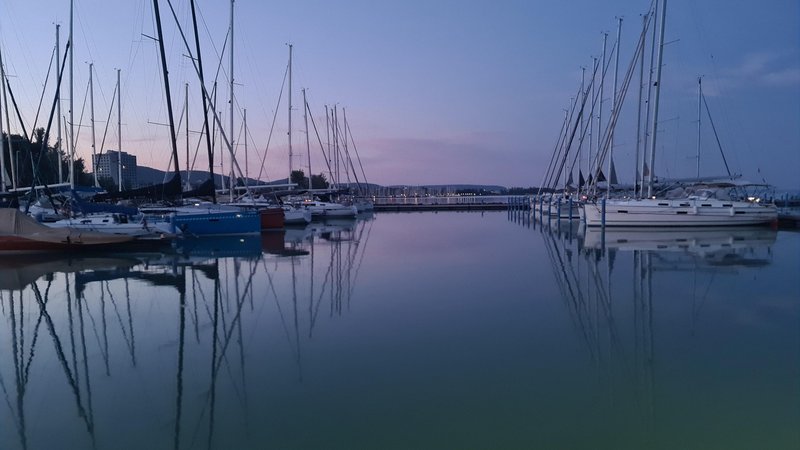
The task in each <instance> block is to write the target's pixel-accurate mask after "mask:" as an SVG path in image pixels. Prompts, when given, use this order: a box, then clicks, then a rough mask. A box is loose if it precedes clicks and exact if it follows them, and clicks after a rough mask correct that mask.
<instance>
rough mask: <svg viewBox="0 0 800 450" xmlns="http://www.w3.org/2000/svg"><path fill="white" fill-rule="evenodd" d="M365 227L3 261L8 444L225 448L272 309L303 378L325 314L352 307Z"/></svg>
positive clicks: (244, 425)
mask: <svg viewBox="0 0 800 450" xmlns="http://www.w3.org/2000/svg"><path fill="white" fill-rule="evenodd" d="M371 227H372V222H371V220H364V219H360V220H351V221H337V222H327V223H319V224H316V223H315V224H312V225H310V226H309V227H307V228H304V229H300V230H290V229H287V230H286V231H284V232H280V233H276V234H274V235H262V236H254V239H248V238H245V239H241V238H239V237H237V238H235V239H230V240H228V239H215V240H201V239H196V240H185V241H182V242H181V244H180V245H179V246H177V247H176V248H174V249H169V250H168V251H165V252H156V253H143V254H129V255H124V256H120V255H93V256H87V257H80V258H72V257H57V258H53V256H52V255H49V256H29V257H24V258H22V257H20V258H14V259H13V260H11V259H7V258H6V259H4V260H3V261H0V313H2V315H3V316H4V318H5V319H6V323H7V324H8V326H7V328H6V329H5V330H2V331H1V332H0V333H2V334H0V346H3V347H5V348H9V349H10V350H11V351H10V352H9V353H10V354H11V356H12V357H11V358H8V359H7V360H6V361H4V362H3V363H0V385H1V386H0V387H2V390H3V396H4V400H5V401H4V405H3V406H2V407H0V419H1V418H3V417H6V418H7V419H8V420H5V421H4V422H5V423H11V424H13V427H5V431H0V442H3V443H4V444H3V445H2V447H4V448H6V447H10V448H22V449H28V448H42V447H50V448H52V447H53V446H65V447H78V448H101V449H102V448H115V447H116V445H115V443H116V442H119V439H127V440H129V441H130V442H131V443H132V445H134V446H139V447H141V448H155V447H164V446H171V447H172V448H174V449H181V448H194V447H198V446H199V447H206V448H226V447H227V445H226V442H225V439H229V438H230V436H231V434H232V432H231V429H232V428H231V427H234V428H237V429H238V428H241V433H240V434H241V435H242V436H243V438H242V439H247V436H249V435H250V414H251V408H252V407H253V402H251V400H249V399H250V397H251V394H249V393H248V391H249V390H250V389H251V388H250V386H249V382H251V380H253V379H254V374H256V373H259V372H258V371H259V370H263V366H264V362H263V361H261V360H263V358H264V356H263V354H264V350H265V349H264V341H263V340H260V339H258V338H257V337H258V336H260V335H261V334H262V333H263V332H262V331H261V330H262V328H263V325H262V324H261V321H263V320H264V318H265V314H266V315H269V314H270V313H269V311H270V310H274V311H275V312H276V317H277V316H279V323H282V324H283V332H284V334H285V336H286V342H287V343H288V344H289V352H290V354H291V355H292V360H293V363H292V365H293V366H295V367H296V374H297V381H298V382H302V380H303V376H304V375H303V348H304V347H305V346H307V345H310V344H312V341H313V338H314V332H315V329H316V326H318V325H319V323H320V320H321V318H323V317H326V316H327V317H329V318H333V317H336V316H340V315H342V314H344V313H345V312H346V311H347V310H348V309H349V307H350V302H351V298H353V294H354V292H355V287H356V282H357V278H358V271H359V268H360V265H361V263H362V261H363V258H364V252H365V249H366V243H367V240H368V238H369V232H370V230H371ZM324 303H329V306H328V307H324V306H323V304H324ZM270 305H272V306H270ZM326 310H329V313H328V314H320V312H321V311H326ZM173 346H174V352H173ZM169 355H171V356H169ZM251 359H255V360H256V362H255V363H249V362H248V361H249V360H251ZM54 369H55V370H54ZM45 375H46V378H45V379H47V380H48V381H47V382H46V383H43V382H42V381H43V380H44V379H43V378H42V377H43V376H45ZM53 377H55V379H53ZM60 386H64V387H66V389H61V388H60ZM98 386H99V393H98ZM137 393H138V395H137ZM154 393H160V394H163V393H170V395H167V396H166V397H165V396H163V395H152V394H154ZM43 396H46V397H43ZM117 397H119V398H117ZM167 398H170V399H171V400H169V401H167ZM65 401H66V402H67V404H66V405H65V404H64V402H65ZM42 402H47V403H51V402H52V404H53V407H49V408H47V409H46V410H45V411H42V410H37V414H36V417H37V422H36V430H37V431H36V432H32V431H31V430H30V429H29V428H30V425H29V421H28V420H26V419H27V417H26V416H27V415H28V409H29V408H30V407H31V405H36V406H37V407H38V405H40V404H42ZM255 404H256V405H258V406H259V407H263V401H262V400H259V401H257V402H255ZM69 405H71V408H70V407H65V406H69ZM221 407H222V408H224V414H223V413H221V412H220V408H221ZM70 410H71V411H70ZM124 411H127V412H125V413H124V417H128V419H129V420H130V421H134V422H135V421H140V422H144V423H147V424H148V425H150V427H149V428H150V429H154V430H166V429H169V431H168V433H163V432H161V431H156V432H153V433H151V434H149V435H141V434H140V433H138V432H137V433H136V434H130V435H129V434H126V433H128V430H127V428H124V427H123V428H120V423H119V422H118V421H117V419H115V418H119V417H121V416H120V414H121V413H122V412H124ZM147 411H149V412H147ZM166 411H168V414H166V415H165V412H166ZM75 412H77V416H76V417H77V419H78V422H77V423H76V422H75V420H74V419H73V417H75V414H74V413H75ZM128 419H126V422H127V421H128ZM154 423H157V424H162V425H163V424H169V426H167V427H166V428H165V427H160V426H153V425H154ZM76 424H80V426H79V428H80V430H82V431H81V432H79V433H76V431H78V428H76ZM220 426H224V427H225V428H224V429H225V433H222V434H220V433H219V427H220ZM44 430H49V432H42V431H44ZM10 432H13V434H14V437H13V438H11V436H8V434H9V433H10ZM233 434H236V432H233ZM4 435H6V436H4ZM65 435H69V436H70V438H69V440H67V441H61V440H60V437H61V436H65ZM6 444H8V445H6Z"/></svg>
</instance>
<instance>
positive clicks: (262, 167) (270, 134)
mask: <svg viewBox="0 0 800 450" xmlns="http://www.w3.org/2000/svg"><path fill="white" fill-rule="evenodd" d="M288 73H289V64H286V70H285V71H284V72H283V82H282V83H281V91H280V92H279V93H278V104H277V105H276V106H275V113H274V114H273V116H272V126H270V128H269V136H267V145H266V146H265V147H264V156H263V157H262V158H261V167H260V168H259V169H258V179H259V180H260V179H261V175H262V174H263V173H264V165H265V163H266V161H267V153H269V144H270V142H271V141H272V132H273V131H274V130H275V121H276V120H277V118H278V110H279V109H280V106H281V99H282V98H283V88H284V87H285V86H286V77H287V75H288Z"/></svg>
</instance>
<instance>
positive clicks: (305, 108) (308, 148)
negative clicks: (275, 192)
mask: <svg viewBox="0 0 800 450" xmlns="http://www.w3.org/2000/svg"><path fill="white" fill-rule="evenodd" d="M303 121H304V122H305V123H306V155H307V156H308V188H309V189H311V143H309V141H308V139H309V138H308V101H306V88H303Z"/></svg>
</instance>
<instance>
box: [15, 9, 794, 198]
mask: <svg viewBox="0 0 800 450" xmlns="http://www.w3.org/2000/svg"><path fill="white" fill-rule="evenodd" d="M197 3H198V7H199V8H200V13H201V15H202V23H201V28H202V32H201V33H202V36H201V40H202V43H203V48H204V50H203V51H204V58H205V61H204V62H205V70H206V73H207V76H208V77H209V78H210V77H212V76H213V74H214V73H215V72H216V70H217V66H218V64H219V58H220V54H221V52H222V47H223V41H224V39H225V36H226V32H227V29H228V23H229V9H230V5H229V4H226V2H221V1H213V2H212V1H210V0H198V2H197ZM110 5H111V3H110V2H106V1H102V0H75V27H74V34H75V58H74V63H75V83H74V90H75V94H74V96H75V100H74V104H75V122H76V123H77V122H79V121H80V123H81V124H83V125H84V126H83V127H80V130H81V131H80V135H79V136H78V140H77V152H78V154H79V155H83V156H87V157H88V155H90V154H91V147H90V128H89V126H88V125H89V123H90V120H89V106H88V103H86V104H85V106H84V102H85V100H84V99H85V98H86V92H87V80H88V65H87V62H88V61H93V62H94V64H95V69H96V72H95V83H96V84H95V115H96V118H97V124H96V126H97V135H98V137H97V140H98V146H99V142H100V140H101V139H102V135H103V133H104V129H105V126H106V124H105V118H106V117H107V116H108V114H109V108H110V102H111V94H112V92H113V90H114V83H115V82H116V71H115V69H116V68H120V69H122V89H123V99H122V110H123V112H122V114H123V127H122V149H123V151H128V152H131V153H134V154H136V155H137V157H138V158H139V163H140V164H142V165H149V166H153V167H158V168H161V169H165V168H166V167H167V165H168V161H169V153H170V151H169V146H168V144H167V136H168V130H167V128H166V127H164V126H161V125H157V124H156V123H165V122H166V110H165V108H164V101H163V89H162V87H161V86H162V82H161V72H160V66H159V61H158V55H157V46H156V45H155V43H154V42H153V41H151V40H150V39H148V38H145V37H143V36H142V35H148V36H154V35H155V31H154V22H153V14H152V2H151V1H150V0H131V1H125V2H113V5H114V6H113V7H112V6H110ZM174 5H175V8H176V12H177V15H178V17H179V20H180V21H181V23H182V24H183V26H184V27H186V29H187V31H188V30H189V26H190V22H189V10H188V2H187V1H184V0H174ZM648 7H649V2H648V1H646V0H638V1H627V0H626V1H613V2H597V1H590V0H579V1H570V2H563V1H500V2H498V1H482V0H481V1H470V2H461V1H450V0H436V1H417V0H408V1H404V2H375V1H366V0H364V1H340V2H330V1H321V0H318V1H312V0H298V1H292V2H262V1H252V0H239V1H237V2H236V4H235V16H236V20H235V23H236V24H235V32H234V43H235V50H234V55H235V57H236V60H235V69H234V71H235V82H236V89H235V98H236V106H237V108H236V112H235V125H234V128H235V130H236V132H235V133H234V135H235V136H236V141H237V146H236V148H237V153H238V154H239V155H240V156H239V157H238V160H239V163H240V165H241V166H242V167H244V158H243V152H244V140H243V137H241V136H242V134H241V124H242V111H243V109H244V108H246V109H247V117H248V126H249V129H250V135H251V136H252V139H250V140H249V141H248V149H249V151H250V154H249V158H248V161H249V169H248V172H249V174H250V175H251V176H255V175H257V174H258V172H259V167H260V166H261V158H262V156H263V153H264V149H265V148H266V145H267V139H268V135H269V130H270V127H271V125H272V117H273V115H274V114H275V110H276V107H277V108H278V112H277V121H276V123H275V128H274V132H273V136H272V140H271V143H270V145H269V150H268V153H267V155H266V159H265V166H266V173H265V175H263V176H262V178H264V179H271V180H272V179H278V178H283V177H285V176H286V174H287V173H288V150H287V130H288V126H287V115H288V113H287V105H286V95H287V94H286V93H285V90H286V88H285V87H284V95H283V99H282V101H281V104H280V105H279V106H278V96H279V93H280V91H281V84H282V80H283V76H284V72H285V70H286V65H287V59H288V48H287V46H286V45H285V44H286V43H287V42H291V43H293V44H294V84H293V94H292V95H293V103H294V115H293V124H292V128H293V143H294V152H295V154H296V155H297V156H296V159H295V160H294V165H295V167H296V168H302V169H304V170H307V168H306V166H307V156H306V150H305V148H306V147H305V134H304V124H303V117H302V112H303V108H302V96H301V92H300V89H301V88H307V89H308V95H309V102H310V105H311V108H312V110H313V113H314V117H315V121H316V122H317V125H318V126H322V127H323V134H324V121H325V119H324V105H326V104H327V105H334V104H336V105H338V107H339V108H342V107H343V108H346V110H347V117H348V121H349V124H350V127H351V129H352V132H353V135H354V137H355V141H356V144H357V146H358V152H359V154H360V156H361V159H362V162H363V165H364V169H365V171H366V174H367V178H368V180H369V181H371V182H375V183H380V184H439V183H484V184H501V185H506V186H530V185H537V184H538V183H539V182H540V180H541V177H542V175H543V172H544V170H545V166H546V164H547V162H548V161H549V158H550V154H551V152H552V150H553V146H554V144H555V141H556V138H557V135H558V132H559V128H560V126H561V121H562V119H563V111H562V110H563V109H564V108H566V107H567V105H568V104H569V102H570V98H571V97H572V96H574V95H575V91H576V90H577V88H578V85H579V83H580V78H581V69H580V68H581V67H582V66H584V67H589V66H590V65H591V62H592V59H591V58H592V56H599V55H600V52H601V46H602V32H609V34H610V35H609V47H610V46H611V45H612V44H613V42H614V39H615V33H616V20H615V17H617V16H621V17H623V18H624V22H623V31H622V45H621V48H622V52H621V54H620V55H621V59H620V70H621V71H624V70H625V69H626V68H627V66H628V63H629V61H630V58H631V56H632V52H633V47H634V45H635V42H634V41H635V39H636V38H637V37H638V34H639V31H640V26H641V17H640V14H641V13H643V12H645V11H646V10H647V9H648ZM161 9H162V18H163V22H164V27H165V33H166V38H165V44H166V47H167V53H168V59H169V64H170V82H171V83H172V86H173V101H174V104H175V110H176V111H175V115H176V118H177V117H180V116H181V111H180V110H181V108H182V107H183V104H184V83H187V82H188V83H189V84H190V87H189V89H190V92H189V104H190V112H189V118H190V122H189V124H190V129H191V130H193V131H196V130H199V129H200V128H201V122H200V121H199V119H200V113H199V111H200V110H201V108H200V107H199V104H200V95H199V85H198V82H197V80H196V77H195V76H194V73H193V69H192V68H191V65H190V64H189V62H188V61H187V59H186V58H185V57H183V56H182V55H185V54H186V51H185V50H184V49H183V46H182V43H181V41H180V38H179V37H178V35H177V34H176V27H175V24H174V21H173V20H172V18H171V14H170V13H169V9H168V6H167V3H166V1H162V3H161ZM9 18H14V19H13V20H10V19H9ZM55 23H60V24H61V25H62V30H61V38H62V47H63V45H64V43H65V42H66V40H67V33H68V25H69V2H68V1H67V0H58V1H56V0H26V1H22V0H8V1H3V2H2V3H1V4H0V44H2V50H3V58H4V62H5V64H6V67H7V70H8V72H9V75H10V77H11V84H12V87H13V88H14V89H15V94H16V96H17V101H18V103H19V105H20V108H21V109H22V114H23V117H24V119H25V121H26V127H27V128H28V129H30V128H31V127H32V126H33V119H34V117H35V116H36V107H37V105H38V103H39V98H40V96H41V91H42V86H43V84H44V80H45V76H46V74H47V71H48V63H49V61H50V56H51V53H52V50H53V47H54V43H55V25H54V24H55ZM666 41H668V42H669V44H668V45H667V47H666V53H665V56H664V75H663V83H662V86H663V88H662V108H661V112H660V115H661V121H660V124H659V133H660V134H659V142H660V144H659V146H658V157H657V163H656V167H657V169H656V171H657V173H659V174H660V175H664V176H671V177H683V176H692V175H694V174H695V170H696V169H695V167H696V152H697V144H696V141H697V94H696V84H697V82H696V79H697V77H698V75H703V77H704V81H703V84H704V90H705V92H706V94H707V98H708V102H709V107H710V108H711V110H712V114H713V118H714V122H715V125H716V127H717V131H718V132H719V136H720V139H721V141H722V144H723V146H724V148H725V151H726V156H727V157H728V161H729V163H730V165H731V166H732V167H731V168H732V169H733V170H734V171H735V172H740V173H743V174H744V176H745V178H748V179H752V180H758V181H761V179H762V178H763V179H765V180H766V181H767V182H770V183H773V184H776V185H778V186H780V187H783V188H798V187H800V181H799V180H800V178H798V176H797V175H796V171H797V169H798V168H799V167H800V6H799V4H798V2H797V1H796V0H773V1H770V2H768V4H760V5H758V6H756V5H755V4H754V3H753V2H748V1H742V0H701V1H683V0H670V2H669V5H668V11H667V28H666ZM228 64H229V62H228V57H227V53H226V54H225V55H224V56H223V61H222V64H221V72H220V75H219V83H220V86H221V91H220V93H221V94H220V95H221V99H220V102H219V103H218V107H217V109H219V110H221V111H223V115H222V117H223V123H224V124H225V126H226V127H227V124H228V120H229V119H228V104H227V96H228V90H227V87H222V86H227V84H228V79H229V78H228V73H227V72H228ZM209 74H210V75H209ZM610 82H611V78H610V76H609V79H608V84H607V86H608V89H609V92H610ZM209 86H210V83H209ZM66 89H67V88H66V87H65V88H64V96H63V97H64V99H65V101H64V104H63V111H62V112H63V114H64V115H68V112H67V111H68V102H67V99H68V93H67V90H66ZM52 91H53V84H52V81H51V82H50V83H49V84H48V86H47V91H46V95H45V102H44V104H45V105H49V103H50V100H49V99H52ZM605 97H606V100H607V102H606V105H605V106H604V108H606V109H605V111H606V112H605V114H606V117H608V111H609V109H610V98H611V95H610V94H608V95H606V96H605ZM635 97H636V95H635V92H634V90H632V91H631V93H630V94H629V96H628V100H629V101H628V102H627V103H626V105H625V106H623V117H622V118H621V119H620V123H619V126H618V128H617V136H618V138H617V145H616V147H615V150H614V152H615V160H616V161H617V166H618V171H619V174H620V179H621V181H630V179H631V178H632V177H633V173H632V170H633V169H632V168H631V167H632V162H631V161H632V159H633V153H634V147H635V135H636V130H635V123H634V121H633V120H632V119H630V117H629V115H630V114H631V113H634V112H635V104H634V103H635ZM630 100H633V101H630ZM48 112H49V111H47V108H46V107H43V112H42V113H41V114H40V117H46V116H47V113H48ZM81 112H82V116H83V117H82V119H81ZM626 112H627V113H629V115H625V113H626ZM111 117H112V120H111V123H110V124H109V127H108V132H107V137H106V144H105V148H107V149H109V148H111V149H113V148H116V142H117V133H118V131H117V125H116V110H114V111H113V113H112V115H111ZM42 122H43V119H41V118H40V119H39V123H38V124H37V125H38V126H43V125H42ZM703 123H704V124H705V125H707V124H708V120H707V119H706V118H705V117H704V122H703ZM705 125H704V129H703V132H702V138H701V157H700V159H701V171H702V172H703V173H704V174H707V175H718V174H722V173H724V167H723V165H722V162H721V158H720V157H719V151H718V150H717V148H716V143H715V141H714V138H713V135H712V134H711V133H710V130H708V129H707V128H709V127H707V126H705ZM3 127H4V128H5V124H4V125H3ZM11 128H12V131H13V132H17V130H18V129H19V124H18V123H16V121H12V124H11ZM76 129H77V128H76ZM53 135H55V132H53ZM198 137H199V136H198V135H197V134H194V133H192V135H191V136H190V152H191V153H194V151H195V148H196V147H197V140H198ZM322 139H323V141H324V140H325V137H324V135H323V137H322ZM315 141H316V137H315V136H313V135H312V149H311V156H312V171H313V172H314V173H319V172H321V171H323V160H322V155H321V152H320V151H319V145H314V144H315ZM178 142H179V152H180V155H181V156H180V157H181V158H182V159H184V158H185V157H184V155H185V151H186V150H185V145H186V144H185V137H184V135H183V134H181V135H180V136H179V137H178ZM204 152H205V150H204V149H203V148H202V147H201V151H200V154H199V156H198V157H197V159H196V163H195V167H197V168H198V169H202V170H205V169H206V168H207V161H206V159H205V158H204V157H203V154H204ZM224 164H225V165H226V167H227V165H228V164H229V163H228V156H227V155H226V156H225V161H224ZM181 166H182V167H183V166H185V161H183V160H181ZM216 170H217V171H218V170H219V167H217V169H216ZM226 170H227V169H226Z"/></svg>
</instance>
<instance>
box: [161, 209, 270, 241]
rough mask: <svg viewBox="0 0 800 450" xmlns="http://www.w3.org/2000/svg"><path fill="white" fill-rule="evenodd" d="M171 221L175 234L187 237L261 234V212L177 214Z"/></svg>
mask: <svg viewBox="0 0 800 450" xmlns="http://www.w3.org/2000/svg"><path fill="white" fill-rule="evenodd" d="M170 221H171V223H172V224H173V229H174V230H175V232H181V233H183V234H185V235H194V236H212V235H213V236H221V235H232V234H257V233H260V232H261V214H260V212H259V211H238V212H235V211H231V212H209V213H198V214H176V215H174V216H173V217H172V218H171V219H170Z"/></svg>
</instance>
